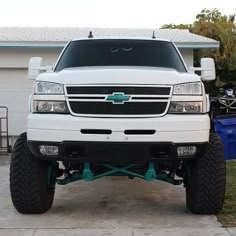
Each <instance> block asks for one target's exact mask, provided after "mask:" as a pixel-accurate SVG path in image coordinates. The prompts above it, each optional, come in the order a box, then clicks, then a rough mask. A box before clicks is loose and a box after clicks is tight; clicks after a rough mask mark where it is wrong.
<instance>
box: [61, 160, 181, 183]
mask: <svg viewBox="0 0 236 236" xmlns="http://www.w3.org/2000/svg"><path fill="white" fill-rule="evenodd" d="M97 165H100V166H102V167H105V168H107V169H110V170H107V171H105V172H103V173H100V174H97V175H94V173H93V172H92V170H91V168H90V163H89V162H85V163H84V169H83V172H82V174H80V173H79V172H73V173H72V174H70V173H69V174H68V173H67V175H66V176H65V178H64V179H57V180H56V182H57V184H60V185H65V184H68V183H71V182H74V181H77V180H85V181H93V180H95V179H99V178H102V177H105V176H132V177H137V178H140V179H144V180H146V181H153V180H155V179H157V180H161V181H165V182H168V183H171V184H173V185H180V184H182V182H183V181H182V180H176V179H174V178H173V177H171V176H170V175H169V174H167V173H166V172H159V173H156V171H155V166H154V163H153V162H149V164H148V169H147V171H146V172H145V174H144V175H142V174H139V173H136V172H134V171H131V170H128V169H130V168H133V167H136V166H137V165H138V164H129V165H126V166H122V167H120V166H119V167H117V166H114V165H111V164H97Z"/></svg>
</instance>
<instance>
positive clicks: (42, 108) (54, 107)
mask: <svg viewBox="0 0 236 236" xmlns="http://www.w3.org/2000/svg"><path fill="white" fill-rule="evenodd" d="M33 112H34V113H63V114H67V113H68V108H67V105H66V102H65V101H53V102H52V101H34V104H33Z"/></svg>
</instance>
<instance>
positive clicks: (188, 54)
mask: <svg viewBox="0 0 236 236" xmlns="http://www.w3.org/2000/svg"><path fill="white" fill-rule="evenodd" d="M180 53H181V54H182V57H183V58H184V61H185V63H186V65H187V66H188V67H191V66H193V49H180Z"/></svg>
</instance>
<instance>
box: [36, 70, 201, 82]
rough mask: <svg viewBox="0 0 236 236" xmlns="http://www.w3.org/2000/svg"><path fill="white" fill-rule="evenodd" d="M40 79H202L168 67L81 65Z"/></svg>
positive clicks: (45, 75) (150, 80)
mask: <svg viewBox="0 0 236 236" xmlns="http://www.w3.org/2000/svg"><path fill="white" fill-rule="evenodd" d="M37 80H38V81H48V82H54V83H60V84H64V85H79V84H81V85H82V84H83V85H84V84H136V85H137V84H146V85H152V84H153V85H155V84H160V85H174V84H179V83H187V82H196V81H201V80H200V77H199V76H198V75H196V74H191V73H180V72H178V71H176V70H173V69H168V68H154V67H118V66H114V67H111V66H109V67H104V66H103V67H79V68H68V69H64V70H62V71H60V72H52V73H43V74H41V75H39V76H38V78H37Z"/></svg>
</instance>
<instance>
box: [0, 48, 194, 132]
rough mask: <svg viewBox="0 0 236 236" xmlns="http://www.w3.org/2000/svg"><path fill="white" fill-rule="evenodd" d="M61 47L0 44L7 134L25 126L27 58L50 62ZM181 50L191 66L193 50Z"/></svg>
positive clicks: (0, 80) (1, 101)
mask: <svg viewBox="0 0 236 236" xmlns="http://www.w3.org/2000/svg"><path fill="white" fill-rule="evenodd" d="M60 51H61V49H56V48H41V49H36V48H0V106H7V107H8V108H9V134H10V135H12V136H17V135H19V134H20V133H22V132H24V131H25V130H26V116H27V111H28V97H29V95H30V93H31V91H32V84H33V81H30V80H28V79H27V67H28V62H29V59H30V58H31V57H33V56H39V57H42V58H43V65H53V64H54V63H55V62H56V59H57V58H58V56H59V54H60ZM181 53H182V55H183V58H184V60H185V62H186V64H187V65H188V66H192V64H193V50H191V49H181ZM0 113H1V111H0ZM0 116H1V114H0ZM3 128H4V127H3Z"/></svg>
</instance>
